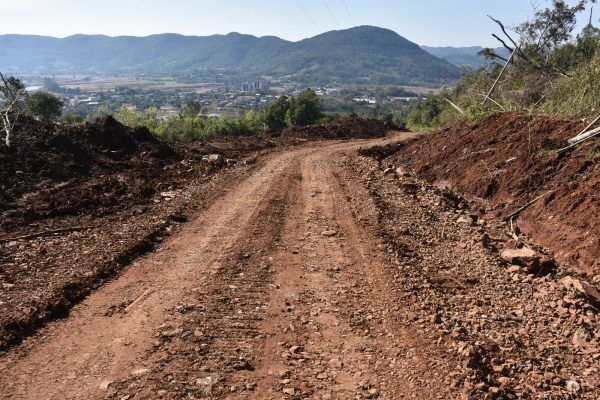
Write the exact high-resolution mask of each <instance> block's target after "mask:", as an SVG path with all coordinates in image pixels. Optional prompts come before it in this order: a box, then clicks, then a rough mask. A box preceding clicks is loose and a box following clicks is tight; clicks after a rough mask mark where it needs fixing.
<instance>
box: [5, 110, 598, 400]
mask: <svg viewBox="0 0 600 400" xmlns="http://www.w3.org/2000/svg"><path fill="white" fill-rule="evenodd" d="M365 126H368V124H366V123H365V122H361V121H360V120H355V121H350V122H349V123H341V125H337V126H336V125H331V126H325V127H323V126H321V127H309V128H303V129H300V130H297V131H293V132H289V131H288V132H285V131H284V132H283V133H282V134H281V135H280V136H277V137H272V138H269V139H264V138H263V139H261V140H257V142H255V143H253V144H252V146H249V145H248V144H246V146H247V149H246V150H243V149H242V150H240V149H238V150H236V151H235V152H234V151H233V150H232V148H231V145H230V144H229V142H225V143H221V146H222V150H221V151H220V152H221V153H226V152H229V154H231V155H230V156H229V157H231V158H232V159H234V160H236V162H235V163H234V165H232V166H229V167H228V166H226V165H225V166H223V167H221V169H217V170H215V171H216V172H212V173H210V174H209V173H208V172H203V173H202V174H204V175H202V176H205V180H198V181H194V180H192V179H190V178H189V177H185V178H181V180H180V181H169V182H170V183H169V184H171V185H172V186H173V187H172V189H171V190H170V191H171V192H175V194H174V195H172V194H169V195H168V196H172V197H173V198H172V200H170V201H168V202H167V201H164V197H165V195H162V194H161V193H165V192H167V191H166V190H165V191H164V192H163V191H162V190H163V189H160V190H161V191H157V193H155V194H154V195H151V196H149V197H148V204H145V206H146V207H148V208H147V209H146V211H145V212H142V213H138V214H136V213H132V215H131V216H129V217H128V218H125V217H123V219H122V220H121V222H114V223H113V225H114V226H115V227H119V226H120V227H123V226H124V225H125V223H127V224H129V223H135V221H142V220H144V219H146V220H147V219H149V218H148V217H149V216H152V217H153V218H154V217H156V218H159V217H160V216H161V215H164V211H161V208H160V207H165V206H166V204H172V203H171V202H175V203H176V202H177V201H179V200H177V199H182V198H183V199H187V200H185V201H182V202H181V203H178V204H180V207H182V208H183V209H184V210H186V213H185V214H186V215H187V219H188V222H187V223H184V224H181V225H177V226H175V224H174V223H172V222H171V223H167V226H166V227H165V228H164V229H165V230H170V234H169V235H168V236H167V235H166V233H168V232H165V236H166V237H165V239H164V240H163V241H161V242H160V243H156V244H155V247H154V251H151V252H148V253H146V254H145V255H143V256H141V257H138V258H136V259H135V261H133V262H132V263H126V264H124V265H123V266H126V268H125V269H123V270H122V271H120V270H118V271H115V272H114V273H113V274H112V275H111V276H113V278H112V279H110V280H108V281H103V283H104V284H102V285H100V286H98V288H97V289H95V290H93V291H92V292H91V294H90V295H89V296H87V297H86V298H85V299H84V300H83V301H81V302H79V303H78V304H76V305H74V306H73V305H72V304H71V305H70V306H69V307H72V308H70V313H69V316H68V317H67V318H63V319H60V320H56V321H50V322H47V323H46V324H45V325H44V326H43V327H37V329H35V333H33V334H31V335H30V336H25V335H21V337H20V338H21V339H22V342H21V343H20V344H19V345H15V344H16V343H17V342H14V341H13V342H11V343H12V346H10V347H8V350H7V351H6V352H5V353H4V354H2V355H1V357H0V370H1V372H2V373H0V388H2V389H0V390H1V391H0V393H1V394H2V396H3V398H7V399H22V398H27V399H38V398H39V399H48V398H54V399H62V398H73V399H90V398H110V399H123V398H127V399H132V398H135V399H138V398H140V399H141V398H144V399H145V398H214V399H244V398H245V399H282V398H290V399H291V398H314V399H351V398H352V399H373V398H384V399H399V398H412V399H424V398H439V399H449V398H460V397H465V398H476V399H478V398H538V397H544V396H546V397H548V396H554V398H565V399H566V398H588V399H595V398H597V397H598V394H599V393H600V380H599V377H600V374H599V373H598V371H599V365H598V364H599V362H600V361H599V360H600V349H599V348H598V337H600V336H599V335H600V332H599V331H598V329H599V328H598V319H599V318H598V314H597V307H598V304H596V303H595V301H596V300H594V297H593V296H592V295H590V293H584V292H583V291H581V290H580V289H579V288H580V287H581V285H582V284H581V282H582V281H584V278H585V276H583V277H582V276H576V275H572V276H571V277H566V275H567V273H571V271H569V270H568V269H567V268H566V267H564V268H563V267H562V266H561V265H553V268H552V269H547V270H546V269H544V270H542V269H527V268H526V265H525V264H523V265H511V264H510V263H507V262H506V261H505V260H503V259H502V257H501V254H502V250H506V249H513V248H514V247H515V246H516V244H517V243H515V242H513V241H514V238H513V234H512V232H511V231H510V230H509V229H508V226H507V224H506V223H504V222H502V221H501V219H489V220H485V219H484V218H481V216H480V215H478V213H477V212H475V211H474V210H472V209H470V208H469V204H468V202H467V201H466V200H464V199H463V198H462V197H460V196H458V195H457V194H456V193H453V192H451V191H449V190H448V189H446V188H440V187H439V185H438V186H434V185H432V184H430V183H427V182H426V181H423V180H421V179H420V178H419V177H418V176H416V175H414V174H413V173H412V172H410V171H409V170H407V169H402V168H401V169H396V167H397V166H398V165H390V163H391V161H389V160H390V159H389V158H388V157H391V156H393V155H395V154H402V152H405V151H407V149H410V148H411V147H410V146H413V144H409V145H407V141H410V140H412V139H413V138H414V137H415V136H416V135H414V134H410V133H391V134H390V135H389V136H387V137H376V138H371V139H358V140H357V139H354V140H346V141H341V140H333V141H331V140H330V141H319V142H316V143H315V142H313V141H312V140H314V139H315V138H323V137H325V138H330V139H339V138H341V137H346V138H348V137H362V136H363V133H362V132H365V131H369V130H371V132H373V133H374V134H375V136H380V135H381V130H378V129H375V126H372V127H370V128H368V129H366V130H365V129H364V127H365ZM361 127H363V128H361ZM290 138H294V140H292V141H290V142H288V140H291V139H290ZM302 138H304V140H306V141H303V140H302ZM419 140H423V139H419ZM419 140H417V142H415V143H418V142H419ZM208 145H209V144H204V145H202V146H208ZM202 146H199V147H198V148H199V149H201V150H202V151H203V152H205V153H214V152H218V150H216V149H217V144H215V143H213V144H210V146H211V147H210V148H206V147H202ZM407 146H408V147H407ZM261 149H262V150H261ZM257 151H258V152H259V153H256V152H257ZM103 154H104V153H103ZM133 154H134V155H135V154H137V153H135V152H134V153H133ZM248 154H250V155H248ZM136 157H142V159H144V157H146V155H143V156H141V155H138V156H136ZM229 157H227V158H229ZM386 159H387V160H386ZM186 160H187V161H186ZM191 160H192V158H190V157H188V156H186V157H184V158H183V160H179V161H178V162H177V163H179V164H181V163H182V161H186V162H187V163H191V164H189V165H187V166H186V168H188V169H189V168H190V166H191V165H196V166H198V165H205V164H202V163H208V161H201V160H202V156H201V155H200V156H199V159H198V160H196V163H193V162H192V161H191ZM121 162H123V161H122V160H121ZM230 164H231V163H230ZM183 165H185V163H184V164H183ZM207 165H211V164H210V163H209V164H207ZM117 167H118V166H114V168H117ZM203 168H204V167H203ZM201 171H205V170H204V169H202V170H201ZM133 173H135V171H134V172H133ZM188 173H189V174H191V176H196V177H199V176H200V175H194V174H193V173H192V172H188ZM82 179H83V178H82ZM94 179H96V178H94ZM196 179H198V178H196ZM176 182H179V183H176ZM194 182H195V183H194ZM206 185H209V186H206ZM202 188H203V189H202ZM208 188H210V190H208ZM127 190H128V189H125V190H124V191H123V190H122V191H119V192H118V193H120V194H121V195H123V196H126V194H127ZM160 197H162V198H163V200H161V202H159V203H155V204H157V205H155V206H151V203H153V202H154V199H157V198H160ZM137 199H138V197H135V196H134V197H133V198H131V199H129V200H127V198H126V197H124V198H123V201H125V202H126V205H127V207H126V209H128V210H129V209H131V210H135V209H136V208H137V207H140V206H142V205H141V204H138V203H137V201H138V200H137ZM22 201H23V200H22ZM130 202H131V203H130ZM199 202H201V203H202V206H201V207H197V206H196V207H194V206H193V204H198V203H199ZM19 204H20V203H19ZM155 207H158V208H155ZM144 213H146V214H144ZM161 213H163V214H161ZM119 215H121V214H119ZM167 215H169V214H167ZM173 215H175V216H177V215H179V214H173ZM94 218H104V217H103V216H95V217H94ZM176 218H177V217H176ZM179 219H180V220H182V219H181V218H179ZM99 221H102V220H99ZM7 223H8V222H7ZM7 226H9V225H7ZM38 228H39V227H38ZM167 228H168V229H167ZM11 229H14V228H11ZM61 235H62V234H61V233H57V234H56V235H55V236H56V237H55V238H54V240H60V238H61ZM71 235H73V236H71ZM76 235H77V233H76V232H75V233H67V234H66V237H67V238H69V237H70V238H72V239H74V240H77V236H76ZM125 237H128V238H130V237H131V235H125ZM38 240H39V241H42V243H41V245H42V246H44V243H46V244H48V242H44V240H46V239H42V238H33V239H32V238H26V239H21V240H13V242H16V243H17V244H13V245H12V247H11V248H12V249H14V248H15V247H16V246H23V249H22V250H21V251H27V249H29V248H32V246H34V245H35V243H32V241H34V242H35V241H38ZM101 240H102V241H103V242H104V245H108V244H110V243H113V239H111V238H109V237H108V236H106V237H102V239H101ZM118 240H119V238H118V237H117V238H116V241H117V242H118ZM518 240H519V241H520V242H521V245H526V246H529V247H531V248H532V249H535V251H536V253H537V254H538V255H539V256H540V257H548V258H551V257H550V255H549V254H547V252H546V251H545V250H544V249H541V248H540V247H539V246H537V245H536V244H535V243H533V242H532V241H531V240H530V239H529V238H527V237H525V236H522V237H520V238H519V239H518ZM50 244H52V243H50ZM38 245H40V244H39V243H38ZM2 246H6V245H4V244H3V245H2ZM11 248H8V247H2V250H3V252H4V253H3V254H4V255H7V254H15V253H17V254H18V252H17V251H13V250H10V249H11ZM10 251H13V253H10ZM82 251H83V249H81V250H74V251H73V253H72V255H71V256H73V257H75V256H77V257H83V259H84V260H85V259H86V258H88V257H92V256H93V253H91V254H87V255H85V256H84V253H82ZM42 257H43V255H42ZM66 258H67V259H68V258H69V257H66ZM40 260H41V261H40V262H41V263H43V260H44V258H40ZM13 263H14V264H15V266H21V265H22V264H23V261H19V262H13ZM119 271H120V272H119ZM99 282H100V281H99ZM14 285H15V286H13V287H11V288H17V287H18V285H19V282H18V280H17V281H16V282H14ZM586 287H587V286H586ZM6 293H8V292H4V293H3V295H4V294H6ZM13 297H14V296H13ZM6 298H7V299H10V298H11V296H10V294H9V295H7V297H6ZM21 333H23V332H21ZM30 333H32V332H30Z"/></svg>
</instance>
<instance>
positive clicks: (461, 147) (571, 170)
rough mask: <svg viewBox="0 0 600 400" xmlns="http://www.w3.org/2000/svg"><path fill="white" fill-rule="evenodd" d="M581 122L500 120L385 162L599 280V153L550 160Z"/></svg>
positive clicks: (455, 131) (453, 131)
mask: <svg viewBox="0 0 600 400" xmlns="http://www.w3.org/2000/svg"><path fill="white" fill-rule="evenodd" d="M586 125H587V123H586V122H584V121H573V120H560V119H554V118H549V117H541V116H525V115H519V114H516V113H501V114H496V115H492V116H491V117H489V118H487V119H485V120H483V121H481V122H479V123H477V124H474V125H466V126H461V127H456V126H454V127H450V128H446V129H444V130H442V131H440V132H437V133H435V134H431V135H427V136H424V137H422V138H420V139H418V140H416V141H414V142H413V143H411V144H409V145H408V146H407V147H406V148H404V149H402V150H401V151H399V152H388V153H385V154H383V156H382V157H381V158H386V157H387V159H386V160H385V161H386V163H390V164H394V165H395V166H402V168H404V169H406V170H407V171H414V172H417V173H418V174H419V175H420V176H422V177H425V178H426V179H427V180H429V181H435V182H436V184H437V185H438V186H439V185H441V186H448V187H451V188H453V189H455V190H457V191H458V192H460V193H462V194H463V195H465V196H466V197H468V198H469V200H470V201H471V202H472V203H474V204H475V205H477V208H478V211H479V212H481V213H483V214H485V215H486V218H498V219H506V220H511V219H512V220H513V229H514V230H515V231H516V233H519V231H523V232H524V233H525V234H527V235H530V236H531V237H533V238H534V239H535V241H536V242H538V243H540V244H542V245H544V246H546V247H548V248H549V249H551V250H552V251H553V252H554V254H555V256H556V257H557V259H558V260H559V261H561V262H564V263H567V264H569V265H571V266H572V267H573V268H575V269H577V270H578V271H580V272H588V273H595V274H598V273H600V165H599V163H598V161H599V160H600V148H599V145H598V141H597V140H589V141H587V142H585V143H582V144H581V145H580V146H578V147H577V148H575V149H572V150H569V151H566V152H562V153H560V154H558V153H557V150H558V149H560V148H562V147H564V146H565V145H566V144H567V139H569V138H571V137H573V136H575V135H577V134H578V133H579V132H580V131H581V130H582V129H583V128H584V127H585V126H586Z"/></svg>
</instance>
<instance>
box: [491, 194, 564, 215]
mask: <svg viewBox="0 0 600 400" xmlns="http://www.w3.org/2000/svg"><path fill="white" fill-rule="evenodd" d="M552 192H554V190H550V191H548V192H546V193H544V194H541V195H539V196H537V197H536V198H535V199H533V200H531V201H530V202H528V203H527V204H525V205H524V206H522V207H519V208H518V209H517V211H515V212H513V213H512V214H510V215H507V216H506V217H504V218H503V219H504V221H508V220H511V219H512V218H513V217H516V216H517V215H519V214H520V213H521V212H523V211H524V210H526V209H527V208H529V207H530V206H531V205H532V204H534V203H535V202H536V201H538V200H539V199H541V198H542V197H544V196H546V195H548V194H550V193H552Z"/></svg>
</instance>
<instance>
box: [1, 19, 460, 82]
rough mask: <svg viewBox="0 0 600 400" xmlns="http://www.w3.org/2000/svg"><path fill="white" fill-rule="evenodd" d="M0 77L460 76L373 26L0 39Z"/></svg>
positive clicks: (324, 78)
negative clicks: (311, 32)
mask: <svg viewBox="0 0 600 400" xmlns="http://www.w3.org/2000/svg"><path fill="white" fill-rule="evenodd" d="M0 48H1V49H2V59H1V61H0V70H9V71H12V72H14V73H16V74H18V75H23V74H27V73H36V74H41V75H44V74H73V73H77V74H81V73H84V74H85V73H87V74H121V73H136V74H139V73H142V74H152V75H165V74H173V75H180V74H194V75H204V76H217V75H218V74H219V73H229V74H234V75H236V76H240V77H246V78H250V77H259V76H271V77H275V78H278V77H286V79H288V80H291V81H297V82H309V83H311V84H317V83H327V82H343V83H378V84H387V83H395V84H421V85H442V84H447V83H452V82H455V81H456V79H458V78H459V77H460V71H459V69H458V68H457V67H456V66H454V65H452V64H450V63H448V62H446V61H444V60H442V59H439V58H437V57H435V56H433V55H431V54H429V53H427V52H426V51H424V50H423V49H421V48H420V47H419V46H418V45H416V44H415V43H412V42H410V41H409V40H407V39H405V38H403V37H402V36H400V35H398V34H396V33H395V32H393V31H391V30H388V29H383V28H377V27H372V26H361V27H356V28H351V29H346V30H339V31H331V32H326V33H323V34H321V35H318V36H315V37H312V38H309V39H305V40H301V41H298V42H290V41H286V40H283V39H280V38H277V37H273V36H265V37H260V38H259V37H255V36H251V35H242V34H239V33H230V34H228V35H212V36H206V37H198V36H182V35H176V34H161V35H152V36H147V37H133V36H119V37H108V36H102V35H94V36H87V35H74V36H70V37H67V38H64V39H59V38H54V37H46V36H31V35H3V36H0Z"/></svg>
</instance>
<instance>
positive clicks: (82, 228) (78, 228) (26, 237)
mask: <svg viewBox="0 0 600 400" xmlns="http://www.w3.org/2000/svg"><path fill="white" fill-rule="evenodd" d="M93 228H96V226H72V227H69V228H61V229H51V230H46V231H41V232H36V233H31V234H28V235H21V236H15V237H11V238H0V243H3V242H13V241H17V240H30V239H35V238H38V237H42V236H49V235H54V234H57V233H67V232H77V231H85V230H88V229H93Z"/></svg>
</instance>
